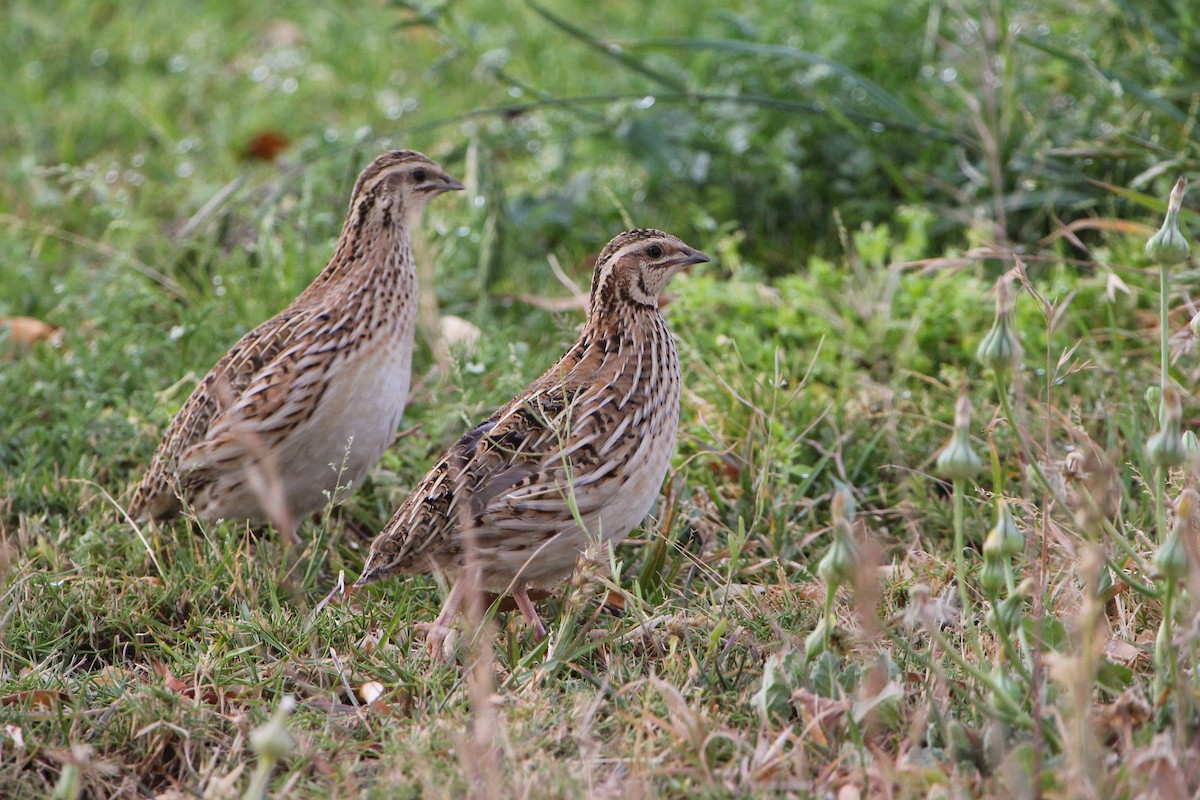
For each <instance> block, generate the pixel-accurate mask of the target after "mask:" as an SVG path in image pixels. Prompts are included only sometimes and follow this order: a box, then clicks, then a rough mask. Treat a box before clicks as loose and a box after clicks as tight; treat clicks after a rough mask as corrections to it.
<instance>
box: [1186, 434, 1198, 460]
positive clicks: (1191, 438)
mask: <svg viewBox="0 0 1200 800" xmlns="http://www.w3.org/2000/svg"><path fill="white" fill-rule="evenodd" d="M1183 452H1185V453H1187V454H1188V456H1189V457H1190V458H1195V457H1197V456H1198V455H1200V439H1197V438H1196V433H1195V432H1194V431H1184V432H1183Z"/></svg>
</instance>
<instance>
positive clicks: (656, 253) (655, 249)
mask: <svg viewBox="0 0 1200 800" xmlns="http://www.w3.org/2000/svg"><path fill="white" fill-rule="evenodd" d="M646 255H648V256H650V257H651V258H662V248H661V247H659V246H658V245H656V244H652V245H650V247H649V248H647V249H646Z"/></svg>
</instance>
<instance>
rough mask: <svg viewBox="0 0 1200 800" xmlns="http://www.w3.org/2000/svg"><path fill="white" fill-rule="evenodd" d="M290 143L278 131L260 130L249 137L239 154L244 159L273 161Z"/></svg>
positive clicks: (290, 141)
mask: <svg viewBox="0 0 1200 800" xmlns="http://www.w3.org/2000/svg"><path fill="white" fill-rule="evenodd" d="M291 143H292V140H291V139H289V138H288V137H286V136H284V135H283V134H282V133H280V132H279V131H260V132H258V133H256V134H254V135H253V136H251V137H250V141H248V142H246V146H245V147H243V148H242V152H241V153H240V154H239V155H240V156H241V158H242V159H243V160H245V161H274V160H275V159H276V158H278V157H279V154H280V153H282V152H283V151H284V150H286V149H287V147H288V145H290V144H291Z"/></svg>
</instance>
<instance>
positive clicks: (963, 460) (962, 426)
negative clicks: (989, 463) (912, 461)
mask: <svg viewBox="0 0 1200 800" xmlns="http://www.w3.org/2000/svg"><path fill="white" fill-rule="evenodd" d="M970 427H971V401H970V400H969V399H967V396H966V395H965V394H964V395H962V396H961V397H959V398H958V405H957V406H956V407H955V409H954V433H953V435H951V437H950V441H949V442H947V443H946V445H945V447H943V448H942V451H941V452H940V453H938V457H937V469H938V472H939V473H940V474H941V475H942V476H944V477H946V478H949V479H950V480H953V481H957V480H966V479H968V478H971V477H973V476H974V475H976V474H978V472H979V471H980V470H981V469H983V461H982V460H981V459H980V458H979V456H977V455H975V451H974V450H972V449H971V435H970V432H969V431H970Z"/></svg>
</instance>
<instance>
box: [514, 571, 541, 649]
mask: <svg viewBox="0 0 1200 800" xmlns="http://www.w3.org/2000/svg"><path fill="white" fill-rule="evenodd" d="M513 599H514V600H516V601H517V608H519V609H521V616H522V617H524V618H525V621H526V622H528V623H529V624H530V626H532V627H533V638H534V639H536V640H537V641H539V642H540V641H541V640H542V639H544V638H546V626H545V625H543V624H542V618H541V617H539V616H538V613H537V609H536V608H534V607H533V601H532V600H530V599H529V587H528V586H525V585H524V584H521V585H520V586H518V587H517V589H516V591H514V592H513Z"/></svg>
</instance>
